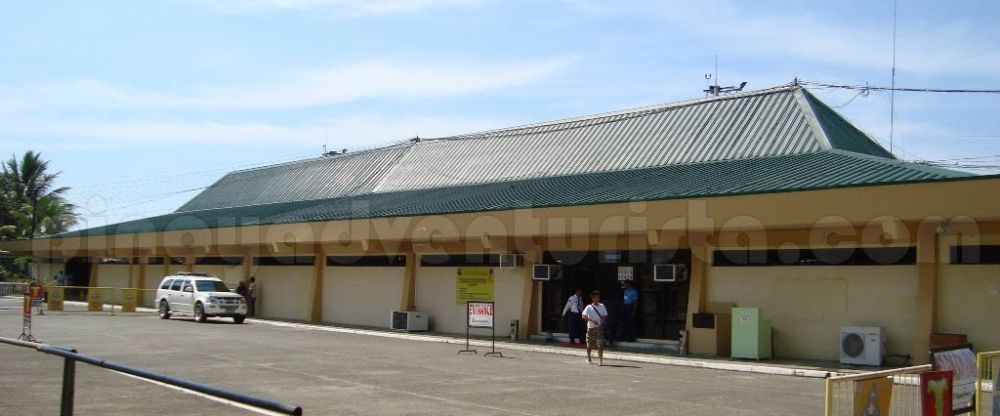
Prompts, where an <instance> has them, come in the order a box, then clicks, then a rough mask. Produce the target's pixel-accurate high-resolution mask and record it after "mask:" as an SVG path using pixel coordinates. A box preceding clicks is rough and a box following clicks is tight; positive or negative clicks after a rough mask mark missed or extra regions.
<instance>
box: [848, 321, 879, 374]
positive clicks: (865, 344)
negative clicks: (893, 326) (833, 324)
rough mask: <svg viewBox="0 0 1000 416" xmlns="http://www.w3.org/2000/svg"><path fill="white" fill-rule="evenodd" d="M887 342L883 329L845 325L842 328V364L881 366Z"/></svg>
mask: <svg viewBox="0 0 1000 416" xmlns="http://www.w3.org/2000/svg"><path fill="white" fill-rule="evenodd" d="M885 342H886V337H885V330H884V329H883V328H882V327H877V326H849V325H845V326H843V327H841V328H840V363H841V364H855V365H872V366H881V365H882V361H883V360H884V359H885V353H886V352H885Z"/></svg>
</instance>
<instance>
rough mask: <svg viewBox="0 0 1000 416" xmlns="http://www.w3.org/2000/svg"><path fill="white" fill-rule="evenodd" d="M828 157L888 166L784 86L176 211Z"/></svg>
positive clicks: (270, 174) (268, 177) (289, 180)
mask: <svg viewBox="0 0 1000 416" xmlns="http://www.w3.org/2000/svg"><path fill="white" fill-rule="evenodd" d="M828 149H845V150H851V151H854V152H859V153H867V154H872V155H876V156H887V155H888V157H891V155H889V153H888V152H886V151H885V149H882V148H881V147H879V146H878V145H877V143H875V142H874V141H873V140H871V139H870V138H868V137H867V136H866V135H865V134H864V133H863V132H861V131H860V130H858V129H857V128H854V127H853V126H851V125H850V123H848V122H847V121H846V120H844V119H843V118H842V117H840V116H839V115H838V114H836V112H835V111H833V110H832V109H830V108H829V107H827V106H825V105H824V104H822V103H821V102H819V101H818V100H816V99H815V97H812V95H809V94H808V93H807V92H805V90H804V89H802V88H801V87H798V86H786V87H780V88H773V89H769V90H761V91H754V92H747V93H741V94H735V95H731V96H723V97H716V98H709V99H703V100H695V101H689V102H682V103H675V104H668V105H660V106H652V107H646V108H641V109H636V110H629V111H620V112H615V113H608V114H600V115H594V116H588V117H580V118H575V119H570V120H561V121H554V122H549V123H541V124H534V125H528V126H521V127H513V128H508V129H501V130H492V131H487V132H481V133H475V134H467V135H460V136H454V137H447V138H440V139H431V140H423V141H420V142H416V143H407V144H404V145H396V146H390V147H386V148H380V149H374V150H369V151H364V152H358V153H349V154H347V155H341V156H335V157H328V158H318V159H310V160H306V161H302V162H296V163H290V164H284V165H277V166H271V167H266V168H260V169H254V170H248V171H240V172H233V173H230V174H229V175H226V176H225V177H223V178H222V179H221V180H220V181H219V182H217V183H216V184H215V185H213V186H211V187H210V188H208V189H206V190H205V191H204V192H202V193H201V194H200V195H198V196H196V197H195V198H194V199H192V200H191V201H190V202H188V203H187V204H185V205H184V206H183V207H181V208H180V209H179V210H178V212H183V211H192V210H200V209H214V208H225V207H237V206H246V205H255V204H268V203H278V202H288V201H301V200H313V199H324V198H334V197H341V196H351V195H361V194H366V193H384V192H398V191H408V190H419V189H434V188H442V187H454V186H464V185H472V184H484V183H496V182H506V181H515V180H522V179H527V178H539V177H557V176H567V175H579V174H586V173H594V172H608V171H617V170H629V169H639V168H648V167H656V166H669V165H676V164H685V163H698V162H708V161H718V160H733V159H747V158H756V157H766V156H778V155H789V154H800V153H810V152H818V151H822V150H828Z"/></svg>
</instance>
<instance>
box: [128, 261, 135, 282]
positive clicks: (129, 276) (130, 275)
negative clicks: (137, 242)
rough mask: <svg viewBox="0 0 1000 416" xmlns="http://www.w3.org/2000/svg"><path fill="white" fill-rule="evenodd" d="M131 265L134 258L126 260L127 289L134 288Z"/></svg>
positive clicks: (132, 267) (132, 265) (133, 268)
mask: <svg viewBox="0 0 1000 416" xmlns="http://www.w3.org/2000/svg"><path fill="white" fill-rule="evenodd" d="M132 263H135V256H132V257H129V259H128V286H127V287H135V285H133V284H132V283H133V280H132V273H133V272H135V265H134V264H132Z"/></svg>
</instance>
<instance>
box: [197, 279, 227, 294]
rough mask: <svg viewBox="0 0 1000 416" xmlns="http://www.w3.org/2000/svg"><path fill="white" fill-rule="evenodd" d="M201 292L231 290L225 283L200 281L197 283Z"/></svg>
mask: <svg viewBox="0 0 1000 416" xmlns="http://www.w3.org/2000/svg"><path fill="white" fill-rule="evenodd" d="M195 285H197V286H198V291H199V292H228V291H229V288H228V287H226V284H225V283H222V282H220V281H218V280H198V281H196V282H195Z"/></svg>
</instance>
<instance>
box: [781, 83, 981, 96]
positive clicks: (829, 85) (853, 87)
mask: <svg viewBox="0 0 1000 416" xmlns="http://www.w3.org/2000/svg"><path fill="white" fill-rule="evenodd" d="M798 83H799V84H800V85H804V86H807V87H816V88H828V89H845V90H861V91H899V92H930V93H959V94H1000V89H976V88H906V87H878V86H871V85H850V84H833V83H829V82H819V81H804V80H799V81H798Z"/></svg>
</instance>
